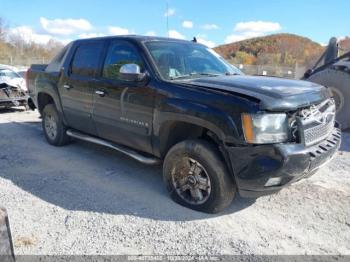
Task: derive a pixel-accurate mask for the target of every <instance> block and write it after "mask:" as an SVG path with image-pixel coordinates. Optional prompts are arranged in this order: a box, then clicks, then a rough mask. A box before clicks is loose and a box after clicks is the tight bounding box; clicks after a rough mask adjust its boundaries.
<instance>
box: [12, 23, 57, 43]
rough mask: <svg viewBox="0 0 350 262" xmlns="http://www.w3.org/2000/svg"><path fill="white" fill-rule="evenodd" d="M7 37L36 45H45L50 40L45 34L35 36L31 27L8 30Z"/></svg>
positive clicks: (49, 36) (50, 37)
mask: <svg viewBox="0 0 350 262" xmlns="http://www.w3.org/2000/svg"><path fill="white" fill-rule="evenodd" d="M9 37H10V38H15V37H20V38H21V39H23V40H24V41H25V42H26V43H30V42H35V43H37V44H42V45H45V44H47V43H48V42H49V41H50V40H51V39H52V36H51V35H47V34H37V33H36V32H35V31H34V30H33V29H32V28H31V27H29V26H19V27H14V28H10V29H9Z"/></svg>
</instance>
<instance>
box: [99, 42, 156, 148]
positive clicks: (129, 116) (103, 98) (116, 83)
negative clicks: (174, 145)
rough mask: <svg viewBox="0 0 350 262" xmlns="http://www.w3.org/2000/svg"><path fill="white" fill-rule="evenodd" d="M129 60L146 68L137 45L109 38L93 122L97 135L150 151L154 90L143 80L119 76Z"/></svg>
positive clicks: (142, 68) (143, 68)
mask: <svg viewBox="0 0 350 262" xmlns="http://www.w3.org/2000/svg"><path fill="white" fill-rule="evenodd" d="M130 63H133V64H138V65H139V66H140V67H141V71H143V70H145V63H144V59H143V58H142V56H141V52H140V51H139V50H138V48H137V46H136V45H134V44H133V43H131V42H128V41H126V40H113V41H111V43H110V44H109V47H108V49H107V54H106V58H105V61H104V64H103V70H102V72H101V76H100V77H99V78H98V79H97V83H96V89H95V94H94V110H93V118H94V123H95V125H96V129H97V133H98V136H100V137H102V138H104V139H107V140H110V141H113V142H116V143H120V144H123V145H127V146H129V147H134V148H136V149H138V150H141V151H145V152H152V146H151V131H152V120H153V108H154V91H153V89H152V88H151V87H150V86H148V85H145V83H143V84H140V83H138V82H128V81H123V80H121V79H120V74H119V70H120V67H121V66H122V65H124V64H130Z"/></svg>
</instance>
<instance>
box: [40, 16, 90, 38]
mask: <svg viewBox="0 0 350 262" xmlns="http://www.w3.org/2000/svg"><path fill="white" fill-rule="evenodd" d="M40 24H41V27H42V28H43V29H44V31H45V32H47V33H49V34H53V35H71V34H74V33H77V32H84V31H89V30H91V29H92V28H93V27H92V25H91V24H90V22H89V21H87V20H85V19H71V18H68V19H53V20H49V19H47V18H45V17H40Z"/></svg>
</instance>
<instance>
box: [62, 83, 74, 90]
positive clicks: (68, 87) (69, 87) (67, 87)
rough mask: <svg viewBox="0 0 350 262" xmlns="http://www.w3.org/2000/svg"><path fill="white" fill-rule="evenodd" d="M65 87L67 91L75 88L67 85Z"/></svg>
mask: <svg viewBox="0 0 350 262" xmlns="http://www.w3.org/2000/svg"><path fill="white" fill-rule="evenodd" d="M63 87H64V88H65V89H67V90H69V89H71V88H73V87H72V86H71V85H67V84H65V85H63Z"/></svg>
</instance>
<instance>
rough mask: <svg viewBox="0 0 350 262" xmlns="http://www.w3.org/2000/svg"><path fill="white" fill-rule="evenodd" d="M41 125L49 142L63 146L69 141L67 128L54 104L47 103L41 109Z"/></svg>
mask: <svg viewBox="0 0 350 262" xmlns="http://www.w3.org/2000/svg"><path fill="white" fill-rule="evenodd" d="M42 127H43V131H44V134H45V138H46V140H47V142H49V144H51V145H54V146H63V145H66V144H68V143H69V142H70V137H69V136H67V134H66V131H67V128H66V126H65V125H64V124H63V121H62V119H61V117H60V115H59V114H58V112H57V109H56V107H55V105H53V104H48V105H46V106H45V107H44V109H43V111H42Z"/></svg>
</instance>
